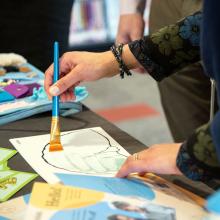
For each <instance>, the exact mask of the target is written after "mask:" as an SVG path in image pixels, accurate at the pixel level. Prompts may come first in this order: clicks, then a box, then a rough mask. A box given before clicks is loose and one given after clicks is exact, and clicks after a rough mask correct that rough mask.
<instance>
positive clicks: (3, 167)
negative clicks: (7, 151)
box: [0, 161, 10, 172]
mask: <svg viewBox="0 0 220 220" xmlns="http://www.w3.org/2000/svg"><path fill="white" fill-rule="evenodd" d="M4 170H10V168H9V167H8V162H7V161H6V162H3V163H1V164H0V172H1V171H4Z"/></svg>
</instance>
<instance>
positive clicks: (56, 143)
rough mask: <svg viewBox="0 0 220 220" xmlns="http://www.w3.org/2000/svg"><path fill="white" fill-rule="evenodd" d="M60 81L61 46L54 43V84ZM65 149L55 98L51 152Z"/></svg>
mask: <svg viewBox="0 0 220 220" xmlns="http://www.w3.org/2000/svg"><path fill="white" fill-rule="evenodd" d="M58 79H59V44H58V42H55V43H54V75H53V83H56V82H57V81H58ZM60 150H63V147H62V145H61V142H60V123H59V96H53V108H52V121H51V131H50V147H49V151H51V152H53V151H60Z"/></svg>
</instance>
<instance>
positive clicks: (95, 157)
mask: <svg viewBox="0 0 220 220" xmlns="http://www.w3.org/2000/svg"><path fill="white" fill-rule="evenodd" d="M111 140H112V139H111ZM111 140H110V139H109V137H108V136H107V135H106V136H105V134H102V133H99V132H98V131H96V130H93V129H86V130H78V131H72V132H69V133H66V134H64V135H62V136H61V142H62V145H63V148H64V150H63V151H58V152H49V143H48V144H46V145H45V147H44V148H43V150H42V158H43V160H44V161H45V162H46V163H47V164H49V165H51V166H53V167H56V168H59V169H63V170H66V171H70V172H78V173H85V174H112V173H115V172H117V171H118V169H119V168H120V167H121V165H122V164H123V162H124V161H125V159H126V158H127V156H128V154H126V151H125V150H124V149H123V148H122V147H121V146H120V145H118V144H117V143H116V142H115V143H111V142H113V141H111Z"/></svg>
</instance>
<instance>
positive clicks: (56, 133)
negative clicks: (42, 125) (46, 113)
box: [49, 117, 63, 152]
mask: <svg viewBox="0 0 220 220" xmlns="http://www.w3.org/2000/svg"><path fill="white" fill-rule="evenodd" d="M61 150H63V146H62V145H61V142H60V123H59V118H58V117H52V121H51V131H50V148H49V151H50V152H52V151H61Z"/></svg>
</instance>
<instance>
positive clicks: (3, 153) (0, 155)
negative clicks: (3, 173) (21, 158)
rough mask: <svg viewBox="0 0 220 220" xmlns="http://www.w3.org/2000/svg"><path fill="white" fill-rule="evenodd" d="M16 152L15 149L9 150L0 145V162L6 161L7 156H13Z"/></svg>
mask: <svg viewBox="0 0 220 220" xmlns="http://www.w3.org/2000/svg"><path fill="white" fill-rule="evenodd" d="M16 153H17V151H16V150H10V149H7V148H1V147H0V164H2V163H4V162H6V161H7V160H8V159H9V158H11V157H13V156H14V155H15V154H16Z"/></svg>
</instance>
